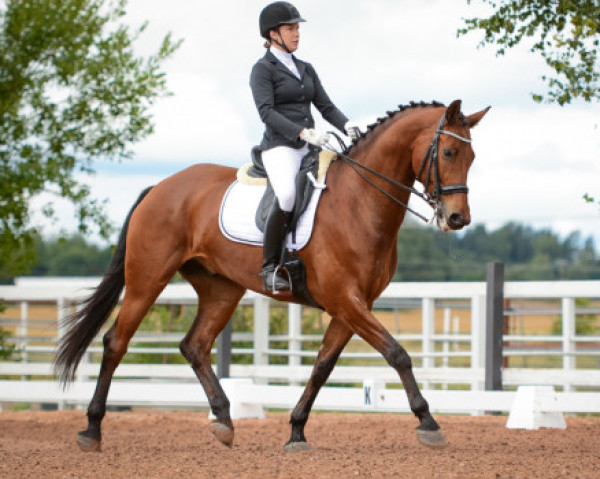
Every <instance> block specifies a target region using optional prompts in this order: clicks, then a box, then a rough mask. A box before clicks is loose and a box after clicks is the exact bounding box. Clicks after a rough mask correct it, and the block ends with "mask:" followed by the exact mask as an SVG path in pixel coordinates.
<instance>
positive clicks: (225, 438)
mask: <svg viewBox="0 0 600 479" xmlns="http://www.w3.org/2000/svg"><path fill="white" fill-rule="evenodd" d="M210 432H211V433H212V434H213V436H215V437H216V438H217V439H218V440H219V441H220V442H221V443H223V444H225V445H226V446H227V447H231V446H233V428H232V427H228V426H226V425H225V424H221V423H220V422H211V423H210Z"/></svg>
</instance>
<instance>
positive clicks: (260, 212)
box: [238, 146, 333, 309]
mask: <svg viewBox="0 0 600 479" xmlns="http://www.w3.org/2000/svg"><path fill="white" fill-rule="evenodd" d="M309 148H310V150H309V152H308V153H307V154H306V155H305V156H304V158H303V159H302V163H301V166H300V170H299V171H298V174H297V175H296V201H295V203H294V209H293V210H292V214H291V216H290V222H289V231H290V233H291V234H292V238H293V243H296V238H295V236H296V227H297V225H298V220H299V218H300V217H301V216H302V213H304V211H305V210H306V209H307V207H308V204H309V203H310V199H311V197H312V194H313V192H314V190H315V189H316V188H319V189H324V188H325V185H324V184H321V183H319V181H318V180H317V178H319V179H320V180H321V181H322V179H321V178H322V177H323V176H324V175H323V174H320V173H324V171H326V170H327V167H328V166H329V164H330V162H331V160H332V159H333V155H328V154H325V155H324V156H325V158H323V159H322V160H321V161H320V155H319V152H320V149H318V148H316V147H309ZM251 157H252V164H251V165H250V166H248V167H246V168H244V169H243V170H240V171H241V173H240V172H238V179H240V175H245V177H246V178H245V179H244V180H245V181H246V182H247V183H252V184H262V185H264V184H265V182H266V185H267V187H266V190H265V193H264V195H263V197H262V199H261V200H260V203H259V205H258V209H257V210H256V215H255V218H254V220H255V223H256V226H257V228H258V229H259V230H260V231H261V232H264V229H265V222H266V220H267V215H268V212H269V210H270V209H271V205H272V203H273V201H274V200H275V192H274V190H273V187H272V185H271V183H270V181H269V180H268V177H267V172H266V170H265V167H264V165H263V162H262V155H261V152H260V149H259V147H258V146H255V147H253V148H252V151H251ZM323 170H324V171H323ZM283 251H284V253H283V257H282V260H281V267H283V268H284V269H285V270H286V271H287V273H288V276H289V280H290V284H291V293H292V296H294V298H295V299H297V300H298V301H299V302H301V303H303V304H308V305H310V306H314V307H317V308H320V309H323V308H322V307H321V306H320V305H318V304H317V303H316V302H315V301H314V300H313V298H312V297H311V295H310V293H309V291H308V286H307V284H306V267H305V265H304V262H303V261H302V259H301V258H300V256H299V255H298V251H297V250H296V249H293V250H291V251H290V250H288V248H285V247H284V248H283Z"/></svg>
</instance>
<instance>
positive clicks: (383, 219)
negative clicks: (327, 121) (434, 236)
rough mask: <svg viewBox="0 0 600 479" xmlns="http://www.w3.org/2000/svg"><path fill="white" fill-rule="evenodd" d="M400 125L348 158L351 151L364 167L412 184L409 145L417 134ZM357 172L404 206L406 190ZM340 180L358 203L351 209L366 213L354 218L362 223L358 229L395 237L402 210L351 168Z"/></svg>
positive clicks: (401, 217) (399, 123) (397, 124)
mask: <svg viewBox="0 0 600 479" xmlns="http://www.w3.org/2000/svg"><path fill="white" fill-rule="evenodd" d="M402 126H403V125H402V123H401V120H397V121H396V123H395V124H394V125H391V126H390V127H389V128H387V129H386V130H385V131H384V132H383V133H382V134H380V135H378V136H377V137H375V138H373V139H372V140H371V141H370V143H369V144H368V145H365V146H364V147H362V148H360V149H357V151H356V154H355V155H352V152H350V155H351V156H353V159H355V160H356V161H358V162H359V163H362V164H363V165H365V166H367V167H368V168H370V169H372V170H374V171H377V172H378V173H381V174H382V175H385V176H386V177H388V178H390V179H392V180H394V181H397V182H399V183H401V184H403V185H405V186H408V187H412V186H413V184H414V182H415V175H414V171H413V169H412V164H411V159H412V144H413V142H414V140H415V138H416V136H417V132H416V131H414V132H410V131H407V130H408V129H406V130H402ZM400 133H401V134H400ZM357 148H358V147H357ZM359 171H361V173H363V174H364V175H365V176H367V177H368V178H369V179H370V180H371V181H373V182H374V183H375V184H376V185H377V186H379V187H380V188H381V189H383V190H384V191H386V192H387V193H389V194H391V195H392V196H393V197H395V198H397V199H398V200H399V201H400V202H401V203H403V204H408V199H409V196H410V194H409V193H408V192H407V191H406V190H403V189H401V188H399V187H397V186H393V185H391V184H390V183H388V182H386V181H384V180H382V179H379V178H377V177H376V176H374V175H373V174H371V173H369V172H366V171H362V170H361V169H360V168H359ZM341 181H342V182H343V185H344V189H345V191H351V192H353V193H354V195H353V196H354V198H355V199H356V200H358V203H359V204H356V205H355V206H356V207H358V208H360V209H361V210H366V211H367V212H368V214H363V215H358V217H357V221H361V222H363V223H364V224H363V225H361V226H363V228H364V229H368V230H370V231H379V232H383V231H384V230H385V232H386V235H387V236H390V235H393V236H394V237H395V234H396V233H397V231H398V229H399V228H400V225H401V224H402V221H403V219H404V215H405V212H406V210H405V208H403V207H402V206H401V205H399V204H398V203H396V202H394V201H393V200H391V199H390V198H388V197H387V196H385V195H384V194H383V193H382V192H381V191H378V190H377V188H375V187H373V186H372V185H370V184H369V183H368V182H367V181H365V179H364V178H362V177H361V176H360V175H359V174H357V173H356V172H355V171H353V170H352V169H351V168H348V167H346V168H344V173H343V179H341Z"/></svg>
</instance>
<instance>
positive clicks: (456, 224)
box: [447, 213, 471, 230]
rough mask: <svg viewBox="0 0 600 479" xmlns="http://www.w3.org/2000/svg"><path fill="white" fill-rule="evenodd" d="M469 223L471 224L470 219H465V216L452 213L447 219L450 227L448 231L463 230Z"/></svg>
mask: <svg viewBox="0 0 600 479" xmlns="http://www.w3.org/2000/svg"><path fill="white" fill-rule="evenodd" d="M470 222H471V218H465V215H463V214H462V213H452V214H451V215H450V216H449V217H448V221H447V223H448V226H449V227H450V229H453V230H459V229H461V228H464V227H465V226H467V225H468V224H469V223H470Z"/></svg>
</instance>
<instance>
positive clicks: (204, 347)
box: [180, 263, 246, 447]
mask: <svg viewBox="0 0 600 479" xmlns="http://www.w3.org/2000/svg"><path fill="white" fill-rule="evenodd" d="M180 271H181V274H182V275H183V277H184V278H185V279H187V280H188V281H189V282H190V283H191V284H192V286H193V287H194V289H195V290H196V292H197V293H198V313H197V315H196V318H195V319H194V322H193V324H192V326H191V328H190V330H189V331H188V333H187V334H186V335H185V337H184V338H183V340H182V341H181V345H180V349H181V353H182V354H183V356H184V357H185V358H186V359H187V360H188V361H189V363H190V365H191V366H192V369H193V370H194V372H195V373H196V376H197V377H198V379H199V380H200V383H201V384H202V387H203V388H204V391H205V393H206V396H207V397H208V401H209V403H210V408H211V410H212V412H213V414H214V415H215V417H216V420H215V421H214V422H212V423H211V426H210V428H211V432H212V433H213V434H214V436H215V437H216V438H217V439H218V440H219V441H221V442H222V443H223V444H225V445H226V446H230V447H231V445H232V444H233V423H232V422H231V417H230V413H229V400H228V399H227V396H226V395H225V392H224V391H223V388H222V387H221V385H220V384H219V380H218V378H217V376H216V375H215V373H214V371H213V369H212V366H211V362H210V350H211V348H212V345H213V343H214V341H215V339H216V337H217V336H218V335H219V333H220V332H221V331H222V330H223V329H224V328H225V325H226V324H227V322H228V321H229V320H230V318H231V315H232V314H233V312H234V311H235V308H236V306H237V304H238V302H239V301H240V299H241V298H242V296H243V295H244V292H245V291H246V290H245V289H244V288H243V287H241V286H239V285H238V284H236V283H233V282H232V281H230V280H228V279H226V278H224V277H222V276H216V275H211V274H210V273H208V272H206V271H205V270H204V268H202V266H200V265H198V264H194V263H188V264H186V265H185V266H184V267H183V268H182V269H181V270H180Z"/></svg>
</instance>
